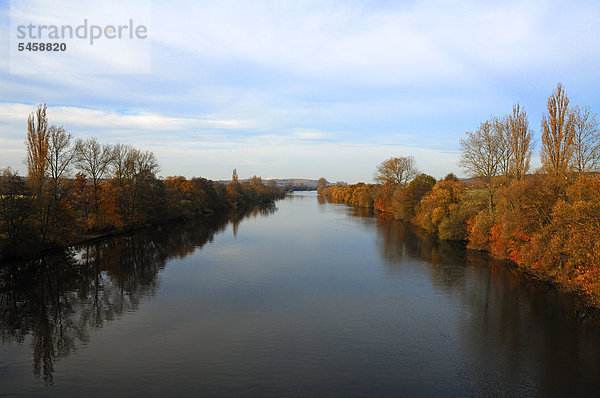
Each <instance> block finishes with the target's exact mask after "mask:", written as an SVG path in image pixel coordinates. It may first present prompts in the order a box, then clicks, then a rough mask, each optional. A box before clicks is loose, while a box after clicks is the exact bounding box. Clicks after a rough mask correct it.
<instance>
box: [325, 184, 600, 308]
mask: <svg viewBox="0 0 600 398" xmlns="http://www.w3.org/2000/svg"><path fill="white" fill-rule="evenodd" d="M320 194H321V195H322V196H323V197H324V198H325V199H327V200H329V201H332V202H335V203H345V204H347V205H350V206H355V207H368V208H373V209H374V210H375V211H377V212H380V213H385V214H389V215H390V216H392V217H394V218H396V219H400V220H403V221H406V222H410V223H412V224H414V225H416V226H418V227H420V228H422V229H424V230H425V231H427V232H428V233H430V234H433V235H435V236H437V237H438V238H440V239H442V240H452V241H460V242H464V244H465V245H466V247H467V248H469V249H473V250H479V251H485V252H488V253H489V254H490V255H492V256H493V257H495V258H499V259H508V260H511V261H512V262H513V263H514V264H515V265H516V267H518V268H519V269H520V270H521V271H522V272H524V273H525V274H527V275H530V276H531V277H533V278H536V279H538V280H541V281H544V282H545V283H549V284H552V285H553V286H555V287H557V288H560V289H562V290H564V291H567V292H570V293H572V294H576V295H578V296H579V297H582V298H583V299H585V301H586V302H587V303H588V306H589V307H591V308H600V240H599V238H598V237H599V236H600V177H598V176H597V175H582V176H576V175H573V176H569V178H567V179H556V178H552V177H550V176H548V175H545V174H534V175H530V176H528V177H527V178H524V179H521V180H512V181H498V182H497V185H496V187H495V188H494V192H493V196H492V199H493V201H492V202H491V203H492V204H493V206H492V207H491V208H490V202H489V201H488V199H489V198H488V192H487V190H485V189H482V188H481V187H479V186H477V185H475V184H467V183H466V182H464V181H461V180H459V179H457V178H456V177H454V176H453V175H449V176H447V177H446V178H445V179H444V180H441V181H435V179H433V178H432V177H430V176H426V175H420V176H417V177H416V178H415V179H414V180H413V181H412V182H410V183H409V184H407V185H403V186H400V185H398V186H392V185H390V184H384V185H376V184H362V183H359V184H355V185H348V186H342V185H334V186H329V187H324V188H322V189H321V190H320Z"/></svg>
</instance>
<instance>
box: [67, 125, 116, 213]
mask: <svg viewBox="0 0 600 398" xmlns="http://www.w3.org/2000/svg"><path fill="white" fill-rule="evenodd" d="M75 148H76V151H77V154H76V159H77V165H78V167H79V169H80V170H81V171H82V172H83V173H84V174H85V175H86V176H88V177H90V178H91V179H92V188H93V195H94V198H93V199H94V210H95V211H96V214H97V213H98V187H99V184H100V180H101V179H102V178H103V177H104V176H105V175H106V173H107V172H108V170H109V166H110V163H111V161H112V149H111V148H110V146H109V145H102V144H100V143H99V142H98V140H97V139H96V138H95V137H92V138H88V139H87V140H85V141H84V140H81V139H79V140H77V142H76V144H75Z"/></svg>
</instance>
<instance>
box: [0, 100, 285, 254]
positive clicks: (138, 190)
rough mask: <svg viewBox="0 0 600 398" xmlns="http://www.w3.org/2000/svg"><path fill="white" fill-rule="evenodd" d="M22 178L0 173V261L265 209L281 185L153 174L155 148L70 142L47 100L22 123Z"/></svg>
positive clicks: (9, 172) (257, 179)
mask: <svg viewBox="0 0 600 398" xmlns="http://www.w3.org/2000/svg"><path fill="white" fill-rule="evenodd" d="M25 143H26V146H27V168H28V175H27V177H21V176H19V175H18V174H17V173H16V172H14V171H12V170H11V169H10V168H6V169H4V170H2V171H0V260H4V259H14V258H31V257H32V256H35V255H36V254H38V253H40V252H42V251H46V250H51V249H56V248H62V247H67V246H70V245H73V244H76V243H81V242H84V241H87V240H93V239H97V238H99V237H103V236H110V235H115V234H119V233H123V232H127V231H131V230H134V229H139V228H144V227H147V226H150V225H157V224H165V223H168V222H172V221H177V220H194V219H199V218H204V217H207V216H210V215H213V214H221V213H225V212H228V211H232V210H234V211H244V210H250V209H252V208H253V207H255V206H259V207H265V206H268V205H271V204H272V203H273V202H274V201H275V200H277V199H279V198H282V197H283V196H285V192H286V191H285V189H284V188H280V187H277V186H275V184H274V183H273V184H268V185H267V184H264V183H263V181H262V178H261V177H257V176H253V177H252V178H251V179H250V180H249V181H244V182H243V181H240V179H239V177H238V174H237V170H236V169H234V170H233V174H232V179H231V181H230V182H228V183H227V184H225V183H220V182H215V181H211V180H208V179H205V178H200V177H194V178H191V179H187V178H185V177H182V176H169V177H166V178H159V177H157V173H158V171H159V169H160V166H159V164H158V162H157V160H156V157H155V156H154V154H153V153H152V152H150V151H142V150H139V149H137V148H134V147H132V146H130V145H124V144H114V145H108V144H101V143H100V142H99V141H98V140H97V139H96V138H88V139H86V140H82V139H77V140H74V139H73V136H72V135H71V134H70V133H68V132H67V131H65V129H64V128H63V127H60V126H55V125H48V120H47V117H46V105H45V104H44V105H39V106H38V107H37V109H36V110H35V112H32V113H31V114H30V116H29V118H28V121H27V138H26V141H25Z"/></svg>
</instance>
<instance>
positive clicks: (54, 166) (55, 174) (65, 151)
mask: <svg viewBox="0 0 600 398" xmlns="http://www.w3.org/2000/svg"><path fill="white" fill-rule="evenodd" d="M72 138H73V137H72V136H71V134H70V133H67V132H66V131H65V129H64V128H63V127H62V126H59V127H57V126H55V125H52V126H50V127H49V128H48V144H49V145H48V154H47V162H48V173H49V174H50V178H51V180H52V194H53V195H54V196H55V197H56V196H58V195H59V194H60V192H59V191H60V180H61V178H62V177H63V175H66V174H68V172H69V170H70V167H71V165H72V160H73V158H74V157H75V150H74V148H72V147H71V139H72Z"/></svg>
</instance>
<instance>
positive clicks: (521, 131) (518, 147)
mask: <svg viewBox="0 0 600 398" xmlns="http://www.w3.org/2000/svg"><path fill="white" fill-rule="evenodd" d="M508 130H509V132H508V137H509V143H510V147H511V161H510V174H511V175H512V176H513V177H515V178H517V179H519V180H520V179H522V178H523V177H524V176H525V174H526V173H527V171H528V170H529V163H530V161H531V149H532V148H531V147H532V142H531V137H532V132H531V130H530V129H529V120H528V119H527V112H525V109H523V108H521V106H520V105H519V104H518V103H517V104H515V105H514V106H513V112H512V114H511V115H509V116H508Z"/></svg>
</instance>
